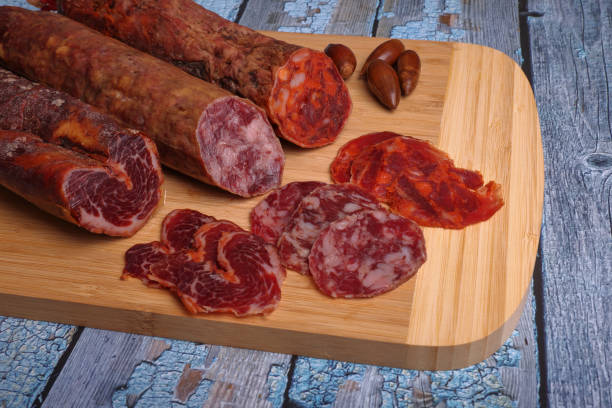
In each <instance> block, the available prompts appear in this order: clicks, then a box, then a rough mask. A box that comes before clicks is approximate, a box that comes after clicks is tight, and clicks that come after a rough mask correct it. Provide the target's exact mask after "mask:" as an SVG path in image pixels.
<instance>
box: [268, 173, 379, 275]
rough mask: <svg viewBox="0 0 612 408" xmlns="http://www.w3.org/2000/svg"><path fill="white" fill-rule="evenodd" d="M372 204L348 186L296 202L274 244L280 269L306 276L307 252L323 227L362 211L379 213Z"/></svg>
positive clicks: (325, 188) (365, 195)
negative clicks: (285, 225)
mask: <svg viewBox="0 0 612 408" xmlns="http://www.w3.org/2000/svg"><path fill="white" fill-rule="evenodd" d="M380 208H381V207H380V205H379V204H378V203H377V202H376V200H375V199H374V198H373V197H372V196H371V195H369V194H368V193H366V192H365V191H363V190H362V189H361V188H359V187H357V186H354V185H351V184H328V185H325V186H322V187H319V188H317V189H315V190H313V191H312V192H311V193H310V194H308V195H307V196H305V197H304V198H303V199H302V201H301V202H300V204H299V206H298V208H297V209H296V210H295V212H294V213H293V216H292V217H291V222H290V223H289V225H287V227H286V228H285V230H284V231H283V233H282V234H281V236H280V238H279V240H278V253H279V255H280V258H281V262H282V263H283V265H284V266H285V267H287V268H289V269H293V270H294V271H296V272H299V273H301V274H304V275H307V274H308V273H309V272H308V255H309V253H310V248H311V247H312V244H313V243H314V242H315V240H316V239H317V238H318V237H319V234H320V233H321V231H323V230H324V229H325V228H327V226H328V225H329V224H330V223H332V222H334V221H336V220H339V219H341V218H343V217H345V216H347V215H349V214H353V213H356V212H358V211H362V210H364V209H380Z"/></svg>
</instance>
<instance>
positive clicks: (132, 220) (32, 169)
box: [0, 69, 163, 236]
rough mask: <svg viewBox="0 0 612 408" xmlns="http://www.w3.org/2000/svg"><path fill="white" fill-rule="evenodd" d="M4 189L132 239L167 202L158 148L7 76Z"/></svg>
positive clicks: (1, 163) (1, 84)
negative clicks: (161, 200) (164, 196)
mask: <svg viewBox="0 0 612 408" xmlns="http://www.w3.org/2000/svg"><path fill="white" fill-rule="evenodd" d="M0 129H11V130H10V131H9V130H6V131H1V136H0V183H1V184H2V185H3V186H5V187H7V188H8V189H10V190H12V191H13V192H15V193H17V194H19V195H20V196H22V197H24V198H25V199H27V200H28V201H30V202H32V203H34V204H35V205H37V206H38V207H40V208H42V209H44V210H46V211H48V212H50V213H51V214H53V215H55V216H58V217H60V218H63V219H65V220H67V221H70V222H72V223H74V224H76V225H79V226H81V227H83V228H85V229H87V230H89V231H91V232H95V233H103V234H107V235H114V236H131V235H133V234H134V233H135V232H136V231H138V230H139V229H140V228H141V227H142V226H143V225H144V224H145V223H146V222H147V220H148V219H149V218H150V216H151V214H152V213H153V210H154V209H155V208H156V206H157V204H158V203H159V199H160V196H161V184H162V181H163V176H162V173H161V166H160V163H159V158H158V156H157V149H156V148H155V145H154V144H153V142H152V141H151V140H150V139H149V138H148V137H146V136H145V135H144V134H143V133H141V132H138V131H135V130H131V129H125V128H123V127H121V126H120V125H119V123H118V122H117V121H116V120H115V119H113V118H112V117H110V116H108V115H105V114H103V113H101V112H99V111H98V110H97V109H95V108H93V107H91V106H89V105H87V104H85V103H84V102H82V101H80V100H78V99H76V98H73V97H71V96H70V95H67V94H65V93H63V92H60V91H56V90H54V89H50V88H47V87H45V86H42V85H39V84H36V83H34V82H31V81H29V80H27V79H25V78H21V77H18V76H16V75H14V74H12V73H11V72H9V71H6V70H4V69H0Z"/></svg>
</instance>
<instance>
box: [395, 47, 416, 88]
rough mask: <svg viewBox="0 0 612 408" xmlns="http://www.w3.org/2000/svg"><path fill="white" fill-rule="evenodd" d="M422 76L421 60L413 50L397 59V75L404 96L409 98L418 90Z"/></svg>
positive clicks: (407, 51) (405, 52)
mask: <svg viewBox="0 0 612 408" xmlns="http://www.w3.org/2000/svg"><path fill="white" fill-rule="evenodd" d="M420 74H421V59H420V58H419V55H418V54H417V53H416V52H415V51H413V50H406V51H404V52H402V53H401V54H400V56H399V57H398V58H397V75H398V77H399V82H400V88H401V89H402V95H405V96H408V95H410V94H411V93H412V91H414V88H416V85H417V82H418V81H419V75H420Z"/></svg>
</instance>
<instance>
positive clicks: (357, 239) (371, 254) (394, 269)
mask: <svg viewBox="0 0 612 408" xmlns="http://www.w3.org/2000/svg"><path fill="white" fill-rule="evenodd" d="M426 259H427V255H426V251H425V239H424V237H423V232H422V231H421V228H420V227H419V226H418V225H417V224H416V223H414V222H413V221H410V220H408V219H407V218H404V217H401V216H398V215H395V214H391V213H389V212H387V211H384V210H365V211H360V212H358V213H356V214H352V215H349V216H346V217H344V218H342V219H340V220H338V221H335V222H333V223H331V224H330V225H329V227H328V228H327V229H326V230H324V231H323V232H322V233H321V234H320V235H319V238H318V239H317V240H316V241H315V243H314V245H313V246H312V249H311V251H310V255H309V257H308V262H309V265H310V273H311V275H312V279H313V280H314V282H315V284H316V285H317V287H318V288H319V290H320V291H321V292H322V293H324V294H326V295H328V296H331V297H343V298H364V297H372V296H376V295H380V294H382V293H385V292H388V291H390V290H392V289H394V288H396V287H398V286H399V285H401V284H402V283H404V282H406V281H407V280H408V279H410V278H411V277H412V276H413V275H414V274H415V273H416V272H417V270H418V269H419V268H420V267H421V265H423V263H425V260H426Z"/></svg>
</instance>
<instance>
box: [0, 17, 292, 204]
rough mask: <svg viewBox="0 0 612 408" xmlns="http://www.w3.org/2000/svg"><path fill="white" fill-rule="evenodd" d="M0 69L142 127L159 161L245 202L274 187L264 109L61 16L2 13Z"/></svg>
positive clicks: (278, 169)
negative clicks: (5, 68) (0, 66)
mask: <svg viewBox="0 0 612 408" xmlns="http://www.w3.org/2000/svg"><path fill="white" fill-rule="evenodd" d="M0 47H1V49H2V52H1V53H0V62H1V63H2V64H3V65H4V66H6V67H8V68H9V69H11V70H13V71H15V72H19V73H21V74H23V75H25V76H27V77H28V78H30V79H33V80H36V81H39V82H41V83H44V84H46V85H49V86H51V87H53V88H56V89H60V90H62V91H64V92H67V93H69V94H71V95H72V96H74V97H77V98H80V99H82V100H83V101H85V102H87V103H90V104H92V105H94V106H96V107H98V108H99V109H101V110H102V111H105V112H106V113H110V114H112V115H114V116H116V117H118V118H119V119H120V120H121V121H123V122H124V123H127V124H128V125H130V126H133V127H134V128H136V129H141V130H143V131H145V132H146V133H147V135H148V136H150V137H151V138H152V139H153V140H154V141H155V143H156V144H157V148H158V150H159V154H160V157H161V160H162V162H163V163H164V164H165V165H166V166H168V167H172V168H174V169H176V170H178V171H180V172H182V173H184V174H187V175H189V176H191V177H194V178H196V179H198V180H201V181H204V182H206V183H209V184H212V185H215V186H218V187H220V188H222V189H224V190H226V191H229V192H231V193H234V194H237V195H240V196H244V197H251V196H255V195H259V194H263V193H265V192H267V191H269V190H271V189H273V188H276V187H278V186H279V184H280V180H281V176H282V171H283V166H284V153H283V151H282V148H281V145H280V142H279V140H278V138H277V137H276V136H275V134H274V130H273V129H272V126H271V125H270V123H269V122H268V119H267V117H266V115H265V112H264V111H263V110H262V109H260V108H258V107H257V106H255V105H254V104H253V103H251V102H250V101H248V100H246V99H242V98H239V97H237V96H235V95H232V94H231V93H229V92H227V91H226V90H224V89H221V88H219V87H218V86H215V85H213V84H210V83H207V82H204V81H202V80H200V79H198V78H195V77H193V76H191V75H189V74H187V73H185V72H184V71H182V70H180V69H178V68H176V67H175V66H173V65H171V64H168V63H166V62H164V61H161V60H159V59H157V58H154V57H153V56H151V55H149V54H146V53H143V52H140V51H137V50H135V49H133V48H131V47H129V46H127V45H125V44H123V43H121V42H119V41H117V40H114V39H112V38H110V37H107V36H105V35H103V34H100V33H98V32H97V31H94V30H91V29H90V28H88V27H85V26H83V25H82V24H80V23H77V22H76V21H73V20H71V19H69V18H67V17H64V16H61V15H58V14H55V13H50V12H32V11H29V10H24V9H20V8H16V7H0Z"/></svg>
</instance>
